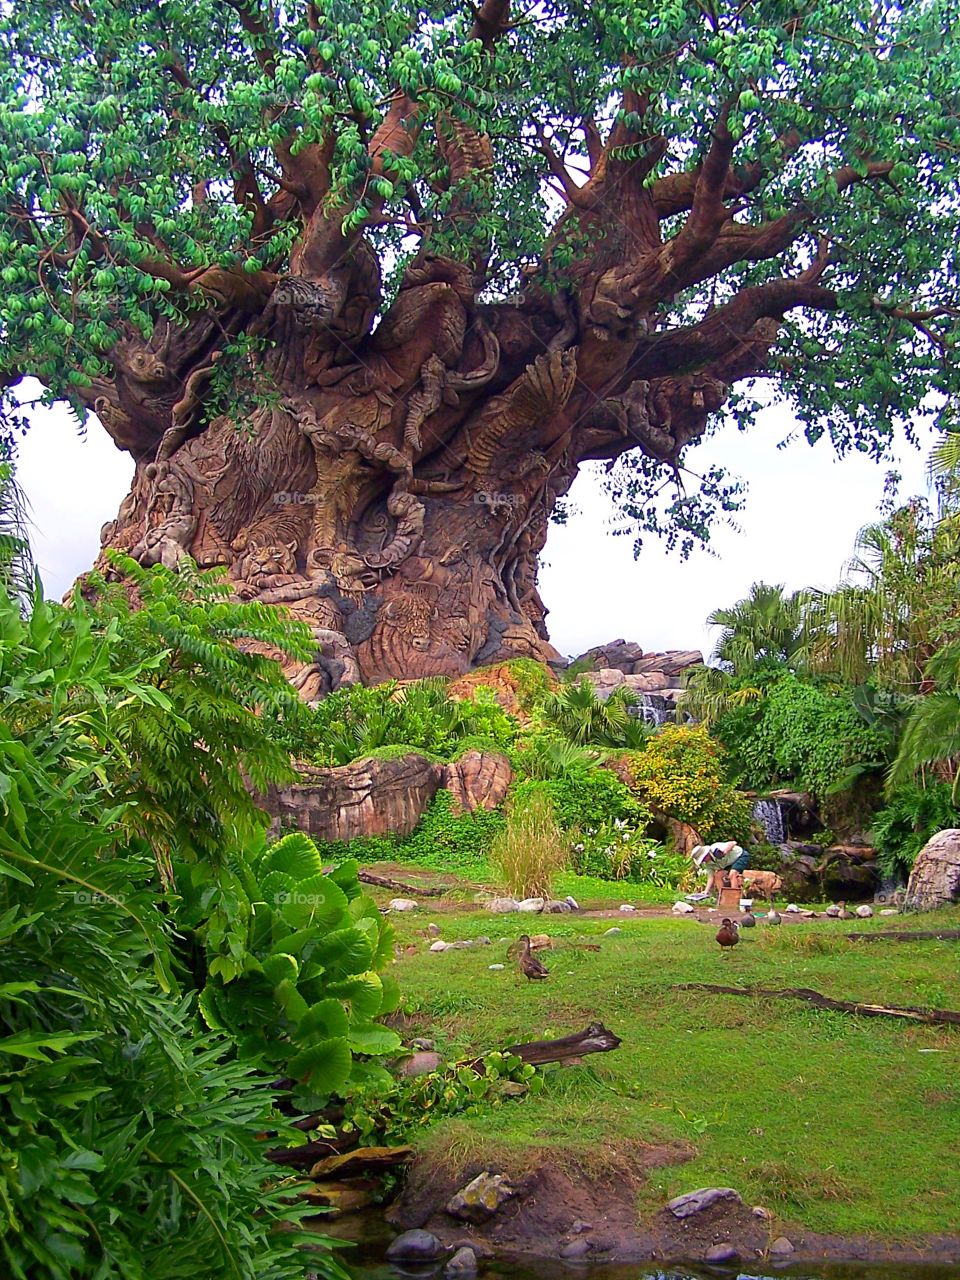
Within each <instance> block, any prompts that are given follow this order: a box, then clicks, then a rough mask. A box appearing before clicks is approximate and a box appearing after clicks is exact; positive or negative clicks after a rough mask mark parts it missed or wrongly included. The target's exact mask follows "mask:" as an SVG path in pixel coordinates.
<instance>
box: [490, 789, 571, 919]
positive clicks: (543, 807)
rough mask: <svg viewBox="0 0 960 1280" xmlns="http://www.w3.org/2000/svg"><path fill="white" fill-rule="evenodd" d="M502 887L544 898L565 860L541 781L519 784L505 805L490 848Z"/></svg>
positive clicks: (521, 895) (522, 895)
mask: <svg viewBox="0 0 960 1280" xmlns="http://www.w3.org/2000/svg"><path fill="white" fill-rule="evenodd" d="M490 860H491V862H492V863H493V865H494V866H495V867H497V869H498V870H499V872H500V874H501V876H502V877H503V883H504V887H505V888H506V889H507V891H508V892H509V893H512V894H513V895H514V896H515V897H518V898H546V897H549V896H550V894H551V891H552V888H553V880H554V877H555V876H556V875H557V874H558V873H559V872H560V871H562V870H563V868H564V866H565V865H566V862H567V845H566V841H565V840H564V838H563V835H562V834H561V831H560V828H559V827H558V826H557V821H556V818H555V816H554V810H553V803H552V802H551V799H550V794H549V792H548V791H547V790H546V787H545V785H544V784H543V783H532V782H531V783H526V784H525V785H523V786H521V787H518V788H517V789H516V791H515V792H514V794H513V795H512V796H511V798H510V802H509V804H508V807H507V822H506V826H505V828H504V829H503V831H501V832H500V834H499V835H498V836H497V838H496V839H495V840H494V842H493V846H492V848H491V850H490Z"/></svg>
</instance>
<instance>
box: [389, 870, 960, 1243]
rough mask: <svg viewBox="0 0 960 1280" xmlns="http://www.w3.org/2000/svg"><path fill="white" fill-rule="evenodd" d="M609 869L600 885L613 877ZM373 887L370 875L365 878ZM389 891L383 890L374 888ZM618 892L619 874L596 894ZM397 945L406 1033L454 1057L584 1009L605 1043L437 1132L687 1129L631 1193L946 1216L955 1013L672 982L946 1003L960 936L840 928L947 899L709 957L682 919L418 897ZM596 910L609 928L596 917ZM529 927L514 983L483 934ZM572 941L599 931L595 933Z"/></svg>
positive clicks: (525, 1151)
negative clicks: (535, 960)
mask: <svg viewBox="0 0 960 1280" xmlns="http://www.w3.org/2000/svg"><path fill="white" fill-rule="evenodd" d="M618 888H620V887H619V886H618ZM378 896H380V895H378ZM387 896H388V895H387ZM614 897H616V898H618V899H619V900H621V901H630V900H631V899H632V900H634V901H635V900H636V898H635V897H633V895H631V893H630V892H629V889H627V890H626V891H625V892H622V893H620V892H618V893H617V894H615V895H614ZM430 919H436V920H437V921H438V923H439V924H440V925H441V928H442V931H443V937H444V938H445V939H447V940H453V939H455V938H469V937H476V936H478V935H480V934H487V935H489V936H490V937H491V939H492V945H491V946H489V947H480V948H477V949H472V948H471V949H469V950H454V951H447V952H442V953H439V954H437V953H430V952H428V950H427V947H428V945H429V942H430V940H431V939H429V938H427V937H425V936H424V930H425V926H426V923H427V921H429V920H430ZM395 923H396V926H397V931H398V938H399V940H400V941H401V942H402V943H404V944H407V945H409V944H411V943H414V942H415V943H417V944H418V947H419V948H420V949H419V951H418V953H417V954H416V955H409V956H404V957H403V959H402V960H401V961H400V962H399V963H398V965H397V968H396V970H395V972H396V974H397V976H398V977H399V979H400V982H401V985H402V988H403V991H404V1005H403V1009H404V1011H405V1012H406V1014H407V1019H406V1026H405V1034H408V1035H409V1036H414V1035H430V1036H432V1037H433V1038H434V1039H435V1040H436V1042H437V1047H438V1049H439V1050H440V1051H441V1052H443V1053H444V1054H445V1055H447V1056H448V1057H451V1058H454V1057H459V1056H464V1055H467V1054H476V1053H479V1052H483V1051H485V1050H488V1049H493V1048H498V1047H502V1046H503V1045H506V1044H509V1043H512V1042H517V1041H524V1040H533V1039H541V1038H548V1037H553V1036H560V1035H565V1034H567V1033H569V1032H573V1031H579V1030H581V1029H583V1028H584V1027H585V1026H586V1025H587V1024H588V1023H589V1022H591V1021H594V1020H597V1019H599V1020H601V1021H602V1022H604V1023H605V1024H606V1025H607V1026H608V1027H610V1028H611V1029H612V1030H614V1031H616V1032H617V1034H618V1035H620V1036H622V1038H623V1045H622V1046H621V1048H620V1049H618V1050H617V1051H615V1052H614V1053H610V1054H605V1055H595V1056H593V1057H591V1058H589V1059H587V1060H586V1061H585V1062H584V1064H583V1065H582V1066H573V1067H554V1068H550V1069H548V1070H547V1072H546V1087H545V1090H544V1092H543V1093H542V1094H541V1095H540V1096H539V1097H537V1098H535V1099H527V1100H524V1101H522V1102H519V1103H505V1104H504V1105H503V1106H502V1107H500V1108H499V1109H497V1110H492V1111H489V1112H487V1113H485V1114H484V1115H482V1116H477V1117H472V1118H469V1119H466V1120H464V1119H457V1120H456V1121H448V1122H445V1123H441V1124H440V1125H438V1126H437V1127H436V1128H435V1129H434V1130H433V1131H432V1132H431V1134H430V1136H429V1137H427V1138H426V1139H425V1141H426V1142H427V1143H433V1144H434V1146H435V1148H436V1150H437V1151H438V1152H439V1151H440V1150H441V1149H443V1148H445V1147H446V1148H447V1149H449V1148H455V1149H457V1150H458V1151H463V1152H465V1151H467V1150H469V1151H470V1152H471V1153H472V1154H474V1155H476V1153H477V1150H478V1149H487V1150H489V1151H490V1154H491V1156H494V1157H496V1158H498V1159H499V1160H500V1161H501V1162H502V1163H503V1165H504V1167H506V1168H508V1169H509V1168H510V1167H511V1165H515V1166H523V1165H525V1164H527V1163H529V1160H530V1159H531V1149H532V1148H536V1149H537V1151H542V1150H543V1149H544V1148H548V1149H552V1151H553V1152H554V1153H555V1157H556V1159H558V1160H564V1161H570V1162H573V1163H579V1164H581V1165H583V1166H584V1167H591V1166H592V1167H597V1165H598V1163H599V1164H601V1165H602V1164H604V1163H606V1164H608V1165H613V1166H615V1165H616V1164H617V1163H618V1162H620V1161H623V1160H627V1161H629V1158H630V1152H631V1150H633V1151H636V1149H637V1146H638V1144H640V1143H648V1144H657V1143H660V1142H663V1141H668V1140H674V1141H675V1140H678V1139H679V1140H681V1141H682V1142H685V1143H688V1144H689V1145H690V1148H691V1150H692V1151H693V1153H694V1154H693V1158H692V1159H691V1160H689V1161H688V1162H686V1163H679V1164H671V1165H668V1166H666V1167H663V1168H659V1169H655V1170H654V1171H653V1172H652V1173H651V1174H650V1176H649V1179H648V1180H647V1182H646V1183H645V1184H644V1185H643V1186H642V1187H641V1190H640V1203H641V1208H642V1207H643V1206H644V1204H646V1205H650V1206H653V1205H661V1204H662V1203H663V1201H664V1200H665V1199H666V1198H668V1197H669V1196H672V1195H676V1194H678V1193H680V1192H683V1191H688V1190H691V1189H693V1188H696V1187H702V1186H709V1185H729V1186H734V1187H737V1188H738V1189H739V1190H740V1191H741V1193H742V1194H743V1196H744V1198H745V1199H746V1200H748V1201H749V1202H752V1203H760V1204H766V1205H767V1206H768V1207H769V1208H771V1209H773V1210H774V1211H775V1212H776V1213H777V1214H778V1216H779V1217H781V1218H782V1219H783V1220H785V1221H788V1222H789V1221H794V1222H798V1223H801V1224H803V1225H804V1226H806V1227H807V1228H809V1229H812V1230H817V1231H829V1232H839V1233H852V1232H860V1231H865V1232H872V1233H878V1234H883V1235H885V1236H888V1237H892V1238H904V1237H909V1236H913V1235H916V1234H919V1233H924V1232H949V1231H954V1232H955V1231H956V1230H957V1225H958V1224H957V1209H956V1206H957V1205H958V1204H960V1159H958V1158H957V1156H958V1152H960V1028H946V1027H942V1028H937V1027H923V1026H914V1025H909V1024H902V1023H899V1022H895V1021H892V1020H887V1019H879V1018H873V1019H869V1018H861V1017H853V1016H850V1015H846V1014H841V1013H827V1012H822V1011H818V1010H815V1009H813V1008H812V1007H810V1006H806V1005H803V1004H801V1003H798V1002H795V1001H787V1000H767V1001H759V1000H748V999H744V998H742V997H738V996H712V995H706V994H703V993H698V992H687V991H677V990H674V989H673V985H674V984H676V983H682V982H714V983H724V984H731V985H734V984H738V983H742V984H744V985H748V984H756V985H762V986H768V987H769V986H776V987H785V986H791V987H813V988H815V989H816V990H818V991H820V992H822V993H824V994H826V995H830V996H834V997H838V998H841V999H854V1000H862V1001H869V1002H885V1003H888V1004H912V1005H925V1006H939V1007H942V1008H952V1009H960V943H958V942H936V941H926V942H923V941H921V942H916V943H913V942H910V943H899V942H893V941H878V942H873V943H858V942H852V941H847V940H846V939H845V938H844V936H843V935H844V934H846V933H848V932H850V931H851V930H854V929H859V928H862V929H863V930H864V931H872V930H876V929H882V928H891V927H896V928H908V929H921V928H923V929H926V928H931V927H934V926H935V925H941V926H942V925H945V924H949V925H951V926H952V927H960V912H956V911H955V912H952V913H951V912H942V913H938V914H936V915H930V916H923V917H919V916H910V917H891V918H888V919H884V920H880V919H878V918H874V919H873V920H870V921H859V920H858V921H855V922H848V923H844V922H839V921H832V920H818V921H810V922H805V923H802V924H796V925H790V926H789V927H787V926H782V927H781V928H780V929H774V928H770V927H767V926H760V927H758V928H757V929H756V930H754V931H753V932H752V933H747V934H745V935H744V940H743V942H742V943H741V945H740V946H739V947H738V948H737V949H736V951H735V952H734V953H733V954H732V955H729V956H721V954H720V949H719V947H718V946H717V944H716V943H715V941H714V933H715V931H716V930H715V928H712V927H709V926H706V925H698V924H696V923H694V922H692V921H690V920H686V919H680V920H675V919H672V918H666V919H664V918H650V917H646V918H631V917H630V916H624V917H622V918H619V919H617V920H614V921H612V920H610V919H593V920H591V919H583V918H577V917H575V916H574V917H569V916H539V917H532V918H530V917H523V918H521V917H517V916H515V915H513V916H492V915H490V914H489V913H483V912H481V911H479V910H478V909H476V908H475V907H473V906H470V907H464V908H462V909H460V908H454V909H453V911H450V910H449V909H448V910H442V909H435V910H434V911H433V912H431V908H430V906H429V905H428V904H426V903H424V904H423V905H422V906H421V908H420V910H419V911H418V912H417V913H416V915H414V916H403V917H396V918H395ZM612 924H616V925H617V926H618V927H619V928H620V929H621V930H622V932H621V934H620V935H619V936H614V937H602V935H603V933H604V932H605V930H606V929H608V928H610V927H611V925H612ZM525 928H526V929H530V930H532V931H534V932H536V931H542V932H547V933H549V934H550V935H551V936H552V937H553V938H554V939H555V940H556V947H555V950H554V951H552V952H550V953H547V954H546V955H545V957H544V958H545V960H546V963H547V965H548V967H549V968H550V978H549V979H548V981H546V982H544V983H538V984H533V983H527V982H525V981H522V980H521V979H520V978H519V976H518V974H517V972H516V969H515V967H514V966H513V965H512V964H511V963H510V962H509V961H507V968H506V969H505V970H502V971H499V972H491V971H490V970H489V968H488V966H489V965H490V964H492V963H497V962H503V961H505V960H506V946H505V945H504V943H503V942H502V941H501V940H502V939H505V938H509V939H513V938H515V937H517V936H518V935H519V934H520V933H521V932H522V931H523V930H524V929H525ZM578 939H588V940H593V941H598V940H599V941H601V944H602V949H601V950H600V951H599V952H593V951H586V950H578V949H577V948H576V946H575V943H576V941H577V940H578Z"/></svg>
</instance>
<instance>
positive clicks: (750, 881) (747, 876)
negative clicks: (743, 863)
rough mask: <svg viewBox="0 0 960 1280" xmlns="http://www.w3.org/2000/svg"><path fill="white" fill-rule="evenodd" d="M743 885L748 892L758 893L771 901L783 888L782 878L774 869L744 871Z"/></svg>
mask: <svg viewBox="0 0 960 1280" xmlns="http://www.w3.org/2000/svg"><path fill="white" fill-rule="evenodd" d="M743 887H744V889H745V890H747V891H748V892H752V893H758V894H760V896H761V897H763V898H766V900H767V902H772V901H773V899H774V897H775V896H776V895H777V894H778V893H779V892H780V890H781V889H782V888H783V880H782V879H781V878H780V876H778V875H777V873H776V872H775V871H744V873H743Z"/></svg>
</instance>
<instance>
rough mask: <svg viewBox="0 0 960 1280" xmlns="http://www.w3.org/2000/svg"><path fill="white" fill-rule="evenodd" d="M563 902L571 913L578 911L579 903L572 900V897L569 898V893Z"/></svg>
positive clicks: (574, 899)
mask: <svg viewBox="0 0 960 1280" xmlns="http://www.w3.org/2000/svg"><path fill="white" fill-rule="evenodd" d="M564 902H566V903H567V905H568V906H569V908H570V910H571V911H579V910H580V903H579V902H578V901H577V900H576V898H572V897H571V896H570V894H569V893H568V894H567V896H566V897H565V898H564Z"/></svg>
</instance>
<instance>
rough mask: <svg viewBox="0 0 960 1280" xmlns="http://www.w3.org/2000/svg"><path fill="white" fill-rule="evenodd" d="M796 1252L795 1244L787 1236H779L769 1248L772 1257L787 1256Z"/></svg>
mask: <svg viewBox="0 0 960 1280" xmlns="http://www.w3.org/2000/svg"><path fill="white" fill-rule="evenodd" d="M793 1252H794V1248H793V1245H792V1244H791V1243H790V1241H789V1240H788V1239H787V1237H786V1236H777V1238H776V1240H774V1242H773V1244H772V1245H771V1246H770V1248H769V1249H768V1250H767V1253H768V1254H769V1255H770V1257H771V1258H787V1257H789V1256H790V1254H791V1253H793Z"/></svg>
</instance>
